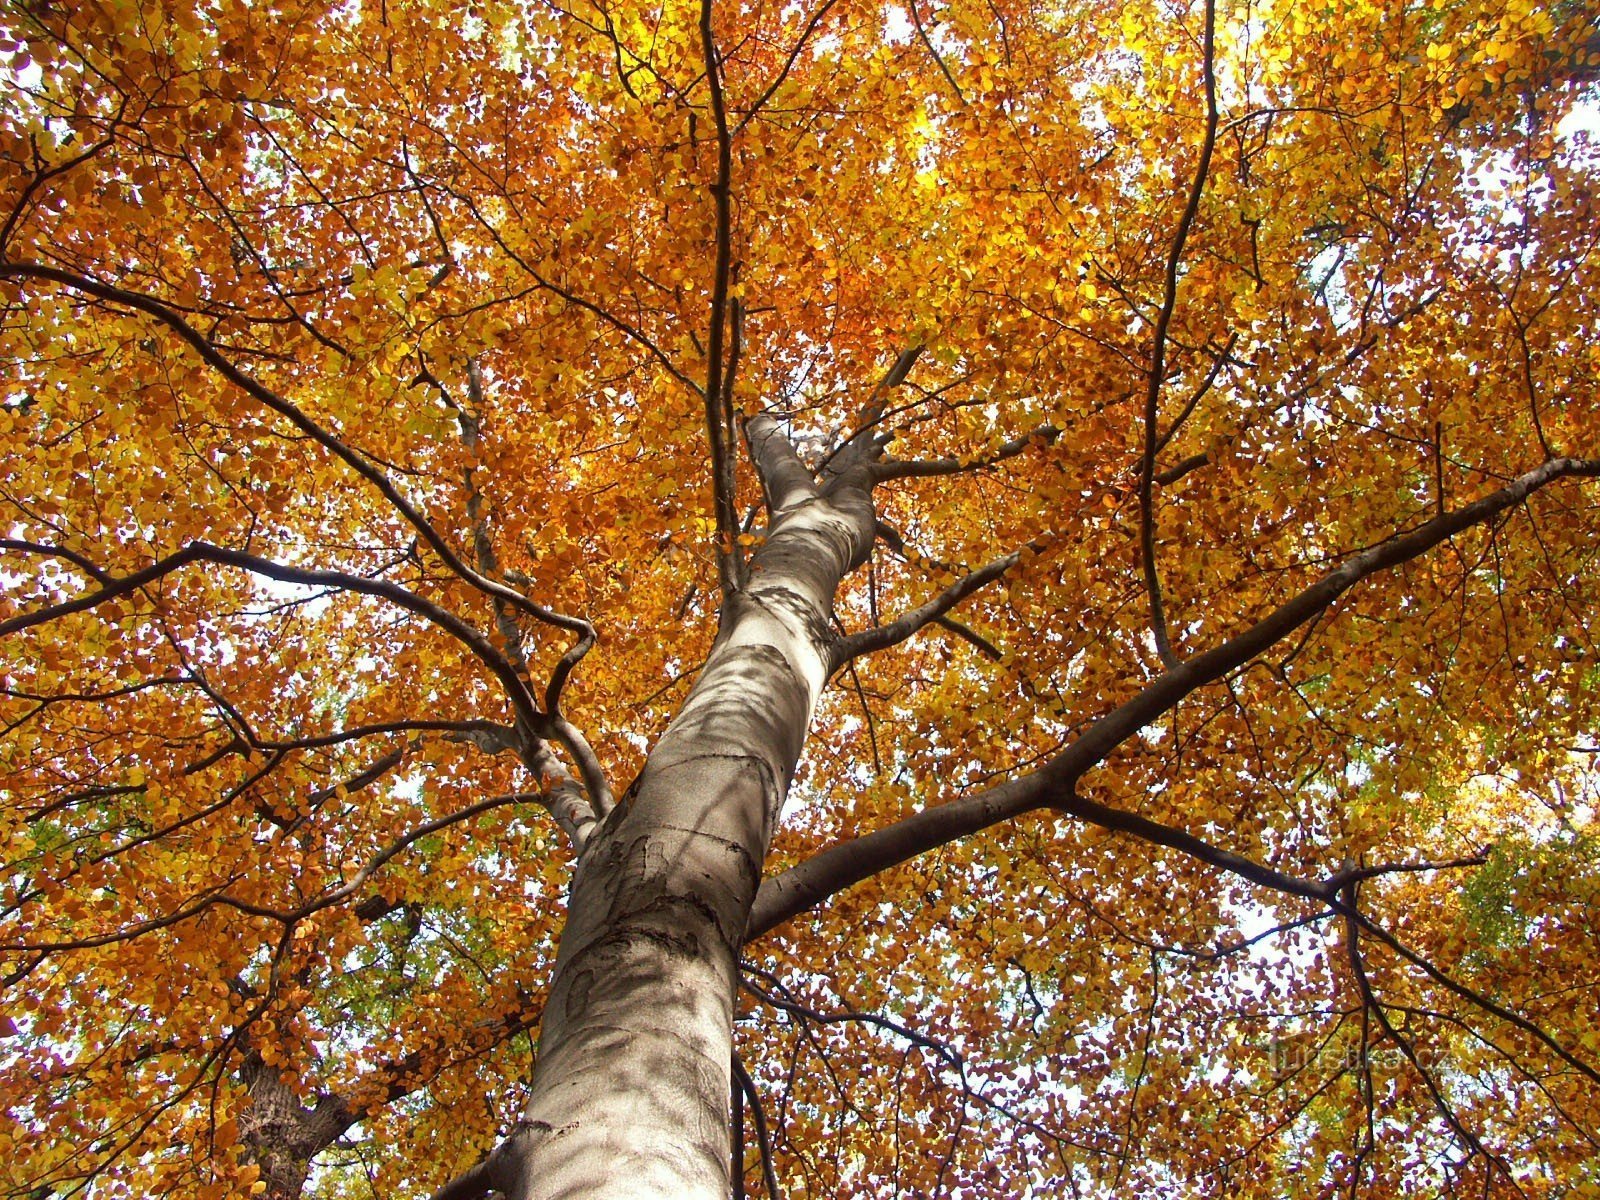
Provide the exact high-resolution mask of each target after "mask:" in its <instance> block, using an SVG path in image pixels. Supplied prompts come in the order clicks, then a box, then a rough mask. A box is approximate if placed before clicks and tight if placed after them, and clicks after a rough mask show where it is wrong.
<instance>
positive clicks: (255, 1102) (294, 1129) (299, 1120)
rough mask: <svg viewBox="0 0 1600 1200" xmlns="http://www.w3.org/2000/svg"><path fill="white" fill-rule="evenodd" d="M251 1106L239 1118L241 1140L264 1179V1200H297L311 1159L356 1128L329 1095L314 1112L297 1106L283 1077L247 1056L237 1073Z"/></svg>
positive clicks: (341, 1104) (292, 1090) (341, 1107)
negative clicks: (348, 1130)
mask: <svg viewBox="0 0 1600 1200" xmlns="http://www.w3.org/2000/svg"><path fill="white" fill-rule="evenodd" d="M240 1075H241V1077H242V1078H243V1080H244V1083H245V1086H246V1087H247V1088H248V1089H249V1091H250V1103H249V1105H248V1106H247V1107H246V1108H245V1110H244V1112H243V1113H242V1114H241V1115H240V1118H239V1136H240V1138H241V1140H243V1142H244V1144H245V1145H246V1146H248V1147H249V1151H250V1158H251V1160H252V1161H253V1162H255V1164H256V1165H257V1166H258V1167H260V1168H261V1178H262V1179H263V1180H265V1181H266V1185H267V1190H266V1192H265V1193H264V1200H299V1197H300V1194H301V1192H302V1191H303V1190H304V1189H305V1185H306V1177H307V1176H308V1175H309V1174H310V1173H311V1160H312V1159H313V1158H314V1157H315V1156H316V1155H318V1154H320V1153H321V1152H322V1151H323V1150H326V1149H327V1148H328V1147H329V1146H331V1145H333V1143H334V1142H335V1141H337V1140H338V1139H339V1137H340V1136H341V1135H343V1133H344V1132H345V1130H347V1129H349V1128H350V1126H351V1125H352V1124H354V1119H353V1118H352V1117H351V1115H350V1111H349V1109H348V1108H347V1107H346V1106H345V1105H344V1103H343V1102H342V1101H340V1100H339V1099H337V1098H336V1097H333V1096H322V1097H319V1098H318V1101H317V1104H316V1106H315V1107H314V1108H306V1107H305V1106H304V1105H302V1104H301V1103H300V1100H299V1097H297V1096H296V1095H295V1093H294V1089H293V1088H292V1087H290V1086H289V1084H288V1082H287V1081H285V1079H284V1078H283V1076H282V1075H280V1074H279V1073H278V1072H277V1071H276V1070H274V1069H273V1068H272V1067H269V1066H267V1065H266V1064H265V1063H263V1062H262V1061H261V1059H260V1057H259V1056H258V1055H255V1054H251V1055H250V1056H249V1057H248V1058H247V1059H246V1060H245V1063H244V1066H243V1068H242V1069H241V1071H240Z"/></svg>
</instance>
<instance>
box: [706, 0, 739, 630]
mask: <svg viewBox="0 0 1600 1200" xmlns="http://www.w3.org/2000/svg"><path fill="white" fill-rule="evenodd" d="M711 5H712V0H700V50H701V53H702V54H703V55H704V59H705V72H706V84H707V86H708V87H709V88H710V90H711V115H712V118H713V120H714V121H715V123H716V128H717V175H716V179H715V180H714V181H713V182H712V184H711V196H712V200H713V203H714V204H715V208H716V230H715V235H714V236H715V239H716V257H715V261H714V264H713V267H712V275H711V328H710V330H709V333H708V336H707V339H706V387H705V403H706V440H707V442H708V443H709V445H710V448H711V504H712V510H713V512H714V513H715V516H716V526H717V533H716V537H717V545H716V552H717V580H718V582H719V583H720V584H721V587H722V595H723V598H724V599H726V598H727V597H729V596H731V595H732V594H733V593H734V592H736V591H738V590H739V589H740V588H741V587H743V586H744V556H743V554H742V553H741V551H740V549H739V516H738V513H736V512H735V511H734V487H735V483H736V480H735V478H734V457H733V446H732V441H733V420H732V412H733V403H732V397H731V396H730V395H729V394H728V393H729V391H730V390H731V386H732V382H733V380H732V370H731V369H730V368H731V364H727V363H724V361H723V355H724V347H723V341H724V338H725V336H726V331H727V325H728V292H729V286H730V283H731V278H732V273H733V197H732V195H731V191H732V186H733V138H732V136H731V135H730V134H729V132H728V112H727V108H726V105H725V102H724V98H723V95H722V64H721V63H720V62H719V61H718V59H717V47H716V41H715V38H714V35H713V33H712V29H711Z"/></svg>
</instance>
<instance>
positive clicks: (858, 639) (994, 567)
mask: <svg viewBox="0 0 1600 1200" xmlns="http://www.w3.org/2000/svg"><path fill="white" fill-rule="evenodd" d="M1028 548H1030V549H1037V548H1038V544H1037V543H1032V544H1030V546H1029V547H1028ZM1022 555H1023V551H1022V550H1013V551H1012V552H1011V553H1010V554H1007V555H1006V556H1005V557H1004V558H997V559H995V560H994V561H993V562H991V563H989V564H987V565H986V566H982V567H979V568H978V569H977V570H976V571H973V572H971V573H970V574H967V575H964V576H962V577H961V578H960V579H958V580H956V581H955V582H954V583H952V584H951V585H950V586H949V587H947V588H945V589H944V591H942V592H940V593H939V594H938V595H937V596H935V597H934V598H933V599H932V600H929V601H928V602H927V603H926V604H923V605H921V606H919V607H917V608H914V609H912V610H911V611H910V612H908V613H906V614H905V615H904V616H901V617H899V618H898V619H896V620H894V621H891V622H889V623H888V624H887V625H879V626H878V627H877V628H876V629H864V630H862V631H861V632H860V633H854V634H851V635H850V636H849V637H847V638H841V639H840V640H839V641H837V642H835V643H834V646H833V662H832V667H831V670H833V671H837V670H838V669H839V668H840V667H842V666H843V665H844V664H845V663H847V662H849V661H850V660H851V659H854V658H859V657H861V655H863V654H871V653H873V652H874V651H877V650H884V649H887V648H888V647H890V646H897V645H899V644H900V643H901V642H903V641H905V640H906V639H907V638H910V637H912V636H914V635H915V634H916V633H917V632H918V631H919V630H921V629H923V628H925V627H926V626H928V625H930V624H932V623H933V622H935V621H937V620H939V619H940V618H941V617H943V616H944V615H945V614H946V613H948V612H949V611H950V610H951V609H953V608H954V607H955V606H956V605H958V604H960V603H961V602H962V601H963V600H965V599H966V598H967V597H968V596H970V595H972V594H973V593H974V592H976V591H978V590H980V589H981V588H984V587H986V586H988V585H989V584H991V583H993V582H994V581H995V580H996V579H999V578H1000V577H1001V576H1002V575H1004V574H1005V573H1006V572H1007V571H1009V570H1010V569H1011V568H1012V567H1014V566H1016V565H1017V563H1018V562H1020V561H1021V560H1022Z"/></svg>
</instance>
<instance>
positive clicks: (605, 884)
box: [503, 421, 874, 1200]
mask: <svg viewBox="0 0 1600 1200" xmlns="http://www.w3.org/2000/svg"><path fill="white" fill-rule="evenodd" d="M750 432H751V435H752V451H753V452H756V448H757V442H756V438H757V436H759V435H761V434H769V435H770V436H769V437H767V438H766V439H765V442H764V443H763V444H762V449H763V451H764V452H765V454H766V456H767V457H768V458H769V459H773V460H776V461H769V462H768V463H767V469H765V470H763V478H764V479H765V480H766V481H767V484H768V488H769V493H770V494H771V508H772V526H771V530H770V533H769V536H768V539H767V541H766V543H765V544H764V545H763V546H762V547H761V549H760V550H759V551H758V552H757V553H756V555H755V556H754V557H753V558H752V560H751V563H750V576H749V583H748V585H747V586H746V587H745V588H744V589H743V590H742V591H739V592H737V593H734V594H733V595H731V596H730V597H729V598H728V599H727V601H726V603H725V605H724V609H723V614H722V617H723V619H722V626H721V629H720V630H719V634H718V639H717V642H716V645H715V646H714V647H713V649H712V652H711V655H710V657H709V658H708V660H707V662H706V665H705V668H704V669H703V671H702V672H701V675H700V678H699V679H698V681H697V682H696V684H695V686H694V689H693V690H692V691H691V692H690V694H689V697H688V699H687V700H686V701H685V703H684V706H683V709H682V710H681V711H680V712H679V714H678V716H677V717H676V718H675V719H674V721H673V722H672V724H671V725H670V726H669V727H668V729H667V731H666V733H665V734H663V736H662V738H661V741H660V743H659V744H658V745H657V746H656V747H655V749H654V750H653V751H652V753H651V754H650V756H649V759H648V761H647V763H646V765H645V768H644V770H643V772H642V773H641V774H640V776H639V778H638V779H637V780H636V781H635V783H634V785H633V786H632V787H631V788H629V789H628V792H627V794H626V795H625V796H624V797H623V798H622V801H621V802H620V803H619V805H618V806H617V808H616V809H615V810H614V811H613V812H612V813H611V814H610V816H609V817H608V818H607V819H606V821H605V822H604V824H603V825H602V827H601V828H600V829H599V830H597V831H596V833H595V835H594V837H593V840H592V841H591V842H590V844H589V846H588V847H587V848H586V850H585V852H584V855H583V859H582V862H581V863H580V865H579V867H578V870H577V873H576V877H575V879H574V882H573V891H572V905H571V912H570V915H569V917H568V921H567V926H566V929H565V930H564V932H563V934H562V939H561V948H560V953H559V956H558V959H557V965H556V972H555V978H554V980H553V982H552V987H551V992H550V996H549V1001H548V1004H547V1006H546V1009H545V1014H544V1024H543V1028H542V1031H541V1035H540V1042H539V1061H538V1066H537V1068H536V1070H535V1072H534V1076H533V1082H532V1094H531V1098H530V1100H529V1102H528V1107H527V1110H526V1113H525V1116H524V1120H523V1122H522V1124H521V1126H520V1127H519V1129H518V1130H517V1132H516V1133H515V1134H514V1136H513V1138H512V1139H511V1140H510V1142H509V1143H508V1144H507V1145H506V1146H505V1147H503V1151H505V1152H507V1158H508V1159H509V1160H510V1162H509V1164H508V1169H507V1174H508V1175H509V1179H508V1180H507V1190H508V1191H509V1193H510V1195H511V1196H512V1197H513V1200H555V1198H557V1197H571V1198H575V1197H584V1198H586V1200H588V1198H594V1197H661V1196H672V1197H676V1198H681V1200H689V1198H691V1197H705V1198H706V1200H723V1198H724V1197H726V1196H727V1194H728V1095H729V1060H730V1055H731V1050H732V1039H733V1011H734V998H735V991H736V988H737V984H738V956H739V949H740V946H741V944H742V942H743V939H744V933H745V924H746V920H747V918H748V915H749V912H750V904H751V901H752V899H753V898H754V896H755V892H756V886H757V884H758V882H759V880H760V874H761V864H762V862H763V860H764V859H765V857H766V853H767V847H768V845H769V842H770V840H771V837H772V833H773V829H774V827H775V825H776V822H777V819H778V813H779V810H780V808H781V806H782V804H783V801H784V797H785V795H786V794H787V792H788V788H789V784H790V781H791V779H792V778H793V775H794V770H795V765H796V762H797V761H798V759H799V757H800V750H801V746H802V744H803V742H804V740H805V735H806V730H807V727H808V725H809V723H810V720H811V714H812V710H813V708H814V707H815V704H816V701H817V697H818V695H819V694H820V692H821V690H822V687H823V685H824V684H825V683H826V682H827V677H828V674H829V672H830V669H831V668H830V659H829V655H830V652H831V648H832V645H833V637H832V635H831V632H830V626H829V617H830V614H831V611H832V603H833V595H834V591H835V589H836V588H837V587H838V585H839V582H840V580H841V579H842V578H843V577H844V575H845V574H846V573H847V572H848V571H850V570H851V569H852V568H853V567H855V566H856V565H858V564H859V563H860V562H861V561H862V560H863V559H864V557H865V555H866V553H867V551H868V550H869V549H870V547H871V542H872V536H873V528H874V520H873V513H872V506H871V500H870V496H869V495H868V490H867V486H866V485H865V484H864V482H861V481H857V482H856V483H855V484H854V485H853V486H842V485H836V486H835V488H834V489H832V490H831V491H830V492H828V493H826V494H822V493H819V492H818V491H817V489H816V488H815V486H814V485H813V484H812V482H811V477H810V475H809V473H808V472H806V473H804V478H803V479H802V478H801V477H800V472H803V471H804V468H803V467H801V466H800V464H799V461H798V459H796V458H795V457H794V453H793V450H792V449H791V448H789V446H788V445H787V443H783V444H782V445H778V444H777V443H778V442H780V441H781V438H782V435H781V434H778V433H777V432H776V427H775V426H772V425H771V422H770V421H766V422H763V423H762V424H761V426H759V427H758V426H757V424H756V423H755V422H752V428H751V431H750ZM760 457H761V455H760V453H758V462H759V461H760ZM797 469H798V470H797ZM775 480H776V481H778V483H779V484H783V483H784V482H785V481H786V483H787V486H776V487H775V486H774V481H775Z"/></svg>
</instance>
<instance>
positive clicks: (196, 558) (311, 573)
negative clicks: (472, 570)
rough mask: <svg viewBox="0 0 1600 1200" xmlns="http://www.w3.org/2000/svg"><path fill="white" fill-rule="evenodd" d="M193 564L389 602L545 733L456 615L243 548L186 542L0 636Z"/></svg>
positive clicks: (497, 656)
mask: <svg viewBox="0 0 1600 1200" xmlns="http://www.w3.org/2000/svg"><path fill="white" fill-rule="evenodd" d="M196 562H213V563H220V564H222V565H225V566H231V567H238V568H240V569H242V570H245V571H249V572H251V573H253V574H256V575H263V576H265V577H266V578H268V579H276V580H277V581H278V582H280V583H298V584H306V585H311V586H318V587H321V586H333V587H337V588H341V589H343V590H345V591H350V592H358V593H360V594H362V595H367V596H375V597H378V598H381V599H384V600H388V601H389V602H390V603H391V604H394V605H396V606H397V607H399V608H403V609H405V610H406V611H408V612H412V613H415V614H416V615H418V616H420V617H422V618H423V619H425V620H427V621H428V622H430V623H431V624H434V625H437V626H438V627H439V628H440V629H443V630H444V631H445V632H446V633H448V634H450V635H451V636H452V637H454V638H455V639H456V640H457V641H459V642H460V643H461V644H462V645H463V646H465V647H466V648H467V649H468V650H470V651H471V652H472V653H473V654H474V655H475V656H476V657H477V658H478V659H479V660H480V661H482V662H483V663H484V664H485V665H486V666H488V668H489V669H490V671H491V672H493V673H494V675H495V677H496V678H498V679H499V680H500V682H501V683H502V684H503V685H504V687H505V690H506V695H507V698H508V699H509V700H510V702H511V705H512V707H513V708H514V709H515V710H516V712H517V715H518V717H519V718H520V719H522V720H524V721H526V722H527V724H528V727H529V728H530V729H534V730H541V731H542V730H547V729H549V728H550V721H549V719H548V718H547V717H546V716H545V714H543V713H541V712H540V711H539V710H538V708H537V707H536V706H535V704H534V702H533V697H532V696H531V695H529V694H528V690H527V687H526V686H525V685H524V684H523V681H522V678H521V676H519V675H518V674H517V671H516V668H515V667H513V666H512V664H511V663H510V661H509V660H508V659H507V658H506V656H505V655H504V654H502V653H501V652H500V651H499V650H498V649H496V648H495V646H494V645H493V643H491V642H490V641H489V640H488V639H487V638H485V637H484V636H483V635H482V634H481V633H479V632H478V631H477V630H476V629H473V628H472V626H470V625H468V624H467V623H466V622H465V621H463V620H462V619H461V618H460V617H458V616H456V615H455V614H454V613H452V612H449V611H448V610H446V609H443V608H441V607H439V606H438V605H437V604H434V603H432V602H431V601H429V600H424V599H423V598H422V597H420V596H417V595H415V594H414V593H412V592H410V591H407V590H406V589H405V588H403V587H401V586H400V585H399V584H396V583H390V582H388V581H387V580H382V579H365V578H363V577H361V576H359V575H350V574H348V573H346V572H343V571H328V570H317V569H311V568H301V567H290V566H285V565H284V564H282V563H278V562H273V561H272V560H270V559H266V558H261V557H259V556H258V555H254V554H247V553H245V552H244V551H242V550H229V549H227V548H225V547H222V546H214V545H212V544H210V543H209V542H191V543H189V544H188V545H187V546H185V547H184V548H183V549H181V550H178V551H175V552H174V553H172V554H169V555H167V556H166V557H165V558H160V559H157V560H156V561H155V562H153V563H151V564H150V565H149V566H148V567H145V568H143V569H142V570H139V571H135V572H133V573H132V574H130V575H125V576H123V577H122V578H120V579H116V580H113V581H111V582H110V583H108V584H106V585H105V586H104V587H101V588H100V589H99V590H97V591H93V592H88V593H85V594H84V595H82V596H77V597H75V598H74V599H71V600H65V601H62V602H61V603H60V604H52V605H49V606H47V607H45V608H42V609H37V610H35V611H33V612H31V613H23V614H21V615H19V616H16V617H12V618H11V619H10V620H8V621H0V638H4V637H8V636H10V635H11V634H13V633H18V632H20V631H22V630H24V629H29V628H31V627H33V626H35V625H42V624H44V623H46V622H48V621H53V620H57V619H59V618H61V617H65V616H69V615H71V614H73V613H78V612H85V611H87V610H89V609H91V608H94V607H95V606H96V605H99V604H103V603H104V602H106V601H107V600H114V599H116V598H117V597H119V596H125V595H127V594H128V593H129V592H134V591H137V590H139V589H140V588H142V587H145V586H146V585H148V584H150V583H153V582H155V581H156V580H157V579H160V578H162V577H163V576H165V575H169V574H171V573H172V572H174V571H177V570H179V569H181V568H183V567H186V566H188V565H190V564H191V563H196Z"/></svg>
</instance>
